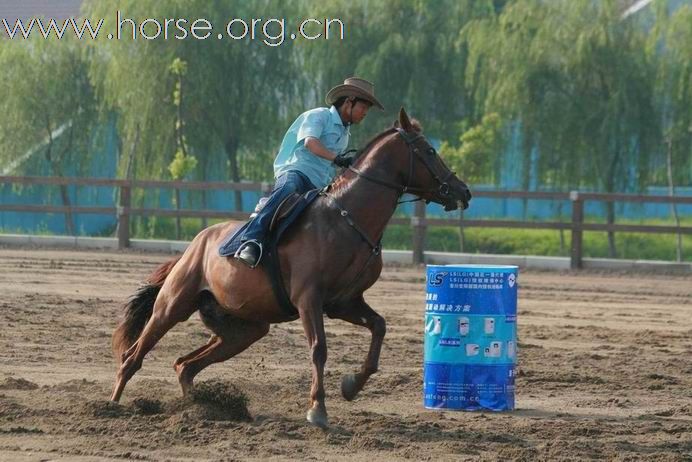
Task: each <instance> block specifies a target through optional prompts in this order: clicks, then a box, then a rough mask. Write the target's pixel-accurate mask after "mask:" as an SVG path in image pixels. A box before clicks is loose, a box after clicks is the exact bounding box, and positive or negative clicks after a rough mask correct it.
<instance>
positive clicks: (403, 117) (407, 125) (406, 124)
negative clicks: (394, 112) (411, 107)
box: [399, 106, 413, 132]
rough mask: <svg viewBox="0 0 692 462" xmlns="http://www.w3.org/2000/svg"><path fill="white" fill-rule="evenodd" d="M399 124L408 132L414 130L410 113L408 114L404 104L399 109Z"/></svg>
mask: <svg viewBox="0 0 692 462" xmlns="http://www.w3.org/2000/svg"><path fill="white" fill-rule="evenodd" d="M399 126H401V128H403V129H404V131H406V132H412V131H413V125H411V120H409V118H408V114H406V111H405V110H404V108H403V106H402V107H401V109H400V110H399Z"/></svg>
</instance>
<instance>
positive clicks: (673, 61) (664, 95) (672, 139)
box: [648, 1, 692, 261]
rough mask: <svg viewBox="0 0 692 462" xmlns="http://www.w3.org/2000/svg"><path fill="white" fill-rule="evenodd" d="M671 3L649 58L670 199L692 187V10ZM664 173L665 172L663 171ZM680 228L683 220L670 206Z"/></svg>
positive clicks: (658, 14)
mask: <svg viewBox="0 0 692 462" xmlns="http://www.w3.org/2000/svg"><path fill="white" fill-rule="evenodd" d="M669 11H670V10H669V2H668V1H658V2H656V4H655V18H656V20H655V22H654V28H653V29H652V32H651V35H650V40H649V46H648V54H649V58H650V59H651V61H652V63H653V65H654V67H655V68H656V81H655V82H656V85H655V89H656V95H657V98H656V101H657V105H658V111H659V114H660V115H661V121H660V123H661V126H662V129H663V141H664V146H663V149H661V150H660V151H662V152H664V153H665V165H666V168H665V174H663V173H662V172H660V173H659V178H660V179H663V178H661V177H665V182H666V183H668V189H669V193H670V195H671V196H673V195H675V186H676V185H681V184H690V183H692V61H691V60H690V56H692V6H690V5H684V6H681V7H680V8H679V9H677V10H676V11H674V12H673V13H672V14H671V13H670V12H669ZM662 170H663V169H662ZM671 207H672V212H673V216H674V218H675V221H676V223H677V225H678V226H680V217H679V215H678V212H677V207H676V206H675V204H672V205H671ZM676 257H677V260H678V261H682V236H681V235H680V234H678V236H677V249H676Z"/></svg>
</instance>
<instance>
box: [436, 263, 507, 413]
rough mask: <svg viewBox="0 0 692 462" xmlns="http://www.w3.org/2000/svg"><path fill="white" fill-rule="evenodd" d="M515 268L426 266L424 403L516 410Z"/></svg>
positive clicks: (457, 408) (453, 407)
mask: <svg viewBox="0 0 692 462" xmlns="http://www.w3.org/2000/svg"><path fill="white" fill-rule="evenodd" d="M517 273H518V268H517V267H516V266H486V265H428V271H427V277H426V296H425V342H424V345H425V353H424V372H423V404H424V406H425V407H426V408H428V409H456V410H467V411H475V410H491V411H506V410H511V409H514V376H515V370H516V369H515V368H516V364H517Z"/></svg>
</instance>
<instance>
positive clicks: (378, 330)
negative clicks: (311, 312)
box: [327, 296, 387, 401]
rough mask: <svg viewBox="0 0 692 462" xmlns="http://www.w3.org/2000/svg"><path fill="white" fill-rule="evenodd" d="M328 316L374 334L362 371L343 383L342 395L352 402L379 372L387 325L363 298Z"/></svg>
mask: <svg viewBox="0 0 692 462" xmlns="http://www.w3.org/2000/svg"><path fill="white" fill-rule="evenodd" d="M327 316H329V317H330V318H337V319H343V320H344V321H347V322H350V323H351V324H356V325H358V326H364V327H367V328H368V329H369V330H370V332H371V333H372V340H371V342H370V350H369V351H368V356H367V357H366V358H365V362H364V363H363V365H362V366H361V368H360V371H359V372H357V373H355V374H347V375H345V376H344V377H343V379H342V381H341V394H342V395H343V397H344V398H345V399H346V400H348V401H351V400H352V399H353V398H355V397H356V395H357V394H358V393H359V392H360V391H361V390H362V389H363V386H364V385H365V382H367V380H368V378H369V377H370V376H371V375H372V374H374V373H375V372H377V366H378V362H379V359H380V350H381V348H382V341H383V340H384V335H385V333H386V331H387V327H386V323H385V321H384V318H383V317H382V316H380V315H379V314H377V313H376V312H375V310H373V309H372V308H370V306H369V305H368V304H367V303H365V300H364V299H363V297H362V296H361V297H360V298H358V299H356V300H354V301H352V302H349V303H343V304H341V305H340V306H338V307H334V310H333V311H332V310H328V311H327Z"/></svg>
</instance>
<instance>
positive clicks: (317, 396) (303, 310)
mask: <svg viewBox="0 0 692 462" xmlns="http://www.w3.org/2000/svg"><path fill="white" fill-rule="evenodd" d="M296 306H297V308H298V312H299V314H300V320H301V321H302V323H303V329H304V330H305V337H307V340H308V347H309V348H310V357H311V360H312V386H311V387H310V409H309V410H308V414H307V419H308V422H310V423H311V424H313V425H317V426H318V427H321V428H327V426H328V425H329V420H328V418H327V407H326V406H325V404H324V397H325V393H324V364H325V363H326V362H327V337H326V335H325V334H324V318H323V314H322V300H321V299H320V298H319V297H317V296H314V295H307V294H306V295H305V296H303V297H301V300H300V302H299V303H297V304H296Z"/></svg>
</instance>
